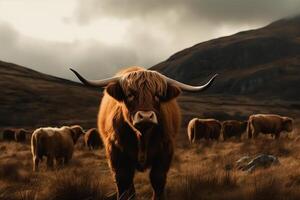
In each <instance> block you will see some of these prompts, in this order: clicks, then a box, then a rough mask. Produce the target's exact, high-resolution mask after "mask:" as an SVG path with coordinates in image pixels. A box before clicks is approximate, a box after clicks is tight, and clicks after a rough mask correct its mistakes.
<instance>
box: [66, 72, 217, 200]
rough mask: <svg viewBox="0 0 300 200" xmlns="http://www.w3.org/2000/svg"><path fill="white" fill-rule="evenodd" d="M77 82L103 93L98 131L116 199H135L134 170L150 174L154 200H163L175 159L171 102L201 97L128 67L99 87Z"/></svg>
mask: <svg viewBox="0 0 300 200" xmlns="http://www.w3.org/2000/svg"><path fill="white" fill-rule="evenodd" d="M71 70H72V69H71ZM72 71H73V72H74V73H75V74H76V76H77V77H78V78H79V79H80V80H81V81H82V82H83V83H84V84H86V85H89V86H94V87H106V89H105V92H104V96H103V98H102V102H101V106H100V110H99V115H98V127H99V131H100V133H101V137H102V139H103V142H104V144H105V149H106V154H107V157H108V161H109V166H110V168H111V171H112V174H113V176H114V179H115V181H116V185H117V191H118V199H132V198H134V196H135V189H134V184H133V178H134V174H135V170H138V171H145V170H146V169H147V168H151V170H150V181H151V185H152V188H153V199H162V198H163V196H164V195H163V193H164V188H165V184H166V177H167V173H168V171H169V168H170V164H171V161H172V157H173V153H174V137H175V135H176V134H177V132H178V130H179V126H180V118H181V115H180V110H179V107H178V104H177V102H176V97H177V96H178V95H179V94H180V92H181V90H184V91H194V92H197V91H202V90H204V89H206V88H208V87H209V86H210V85H211V83H212V81H213V80H214V78H215V76H216V75H215V76H214V77H213V78H212V79H210V81H209V82H208V83H206V84H205V85H203V86H196V87H195V86H190V85H186V84H183V83H180V82H178V81H176V80H173V79H170V78H168V77H166V76H164V75H162V74H160V73H158V72H156V71H151V70H145V69H143V68H140V67H131V68H128V69H126V70H124V71H121V72H120V73H118V74H117V75H116V76H115V77H113V78H110V79H105V80H99V81H90V80H86V79H84V78H83V77H82V76H81V75H80V74H78V73H77V72H76V71H74V70H72Z"/></svg>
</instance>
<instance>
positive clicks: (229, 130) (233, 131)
mask: <svg viewBox="0 0 300 200" xmlns="http://www.w3.org/2000/svg"><path fill="white" fill-rule="evenodd" d="M247 124H248V121H243V122H240V121H236V120H227V121H224V122H223V123H222V133H223V139H224V140H226V139H228V138H230V137H237V138H239V139H240V138H241V136H242V133H243V132H245V131H246V129H247Z"/></svg>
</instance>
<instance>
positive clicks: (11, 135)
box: [2, 128, 29, 142]
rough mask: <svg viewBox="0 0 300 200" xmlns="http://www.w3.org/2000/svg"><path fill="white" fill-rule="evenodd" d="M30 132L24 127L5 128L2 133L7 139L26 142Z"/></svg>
mask: <svg viewBox="0 0 300 200" xmlns="http://www.w3.org/2000/svg"><path fill="white" fill-rule="evenodd" d="M28 133H29V131H27V130H25V129H22V128H11V129H5V130H4V131H3V133H2V134H3V140H5V141H16V142H25V141H26V134H28Z"/></svg>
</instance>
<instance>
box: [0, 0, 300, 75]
mask: <svg viewBox="0 0 300 200" xmlns="http://www.w3.org/2000/svg"><path fill="white" fill-rule="evenodd" d="M299 7H300V1H299V0H284V1H283V0H249V1H243V0H163V1H162V0H149V1H141V0H122V1H119V0H101V1H99V0H78V5H77V9H75V11H74V15H73V16H67V17H63V18H62V22H63V23H64V24H66V25H76V26H80V27H84V26H94V25H95V24H97V23H95V24H93V22H95V21H97V20H101V19H106V20H108V21H110V20H112V21H113V20H118V21H119V22H120V23H122V22H124V23H126V26H124V29H125V30H124V33H122V38H123V40H124V41H123V42H120V43H116V42H114V43H111V44H110V41H107V43H105V44H104V43H101V42H99V41H98V40H80V41H74V42H54V41H52V42H51V41H45V40H41V39H36V38H30V37H28V36H24V35H23V34H22V33H19V32H18V31H16V30H14V29H13V28H12V27H11V26H10V24H4V23H1V22H0V44H1V47H0V50H1V51H0V60H4V61H9V62H14V63H17V64H20V65H24V66H28V67H31V68H33V69H36V70H39V71H42V72H44V73H49V74H52V75H55V76H60V77H64V78H70V79H73V80H75V78H74V76H73V74H71V73H70V72H69V70H68V68H69V67H70V66H73V67H75V68H77V69H78V70H79V71H80V72H81V73H82V74H84V75H86V76H88V77H90V78H93V79H95V78H103V77H107V76H111V75H112V74H114V73H115V72H116V71H118V69H119V68H121V67H125V66H131V65H141V66H145V67H151V66H153V65H155V64H157V63H158V62H161V61H163V60H165V59H166V58H168V57H169V56H170V55H172V54H173V53H175V52H177V51H180V50H182V49H184V48H187V47H189V46H192V45H194V44H197V43H199V42H202V41H205V40H208V39H212V38H215V37H219V36H223V35H224V34H231V33H235V32H238V31H242V30H245V29H249V28H256V27H260V26H263V25H266V24H267V23H270V22H272V21H274V20H276V19H279V18H282V17H285V16H289V15H293V14H296V13H297V12H298V8H299ZM108 44H110V45H108Z"/></svg>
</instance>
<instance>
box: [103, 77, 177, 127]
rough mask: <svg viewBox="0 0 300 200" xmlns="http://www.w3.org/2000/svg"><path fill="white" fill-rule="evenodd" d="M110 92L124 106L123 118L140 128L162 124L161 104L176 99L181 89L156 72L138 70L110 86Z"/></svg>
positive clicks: (108, 90)
mask: <svg viewBox="0 0 300 200" xmlns="http://www.w3.org/2000/svg"><path fill="white" fill-rule="evenodd" d="M106 91H107V93H108V94H109V95H110V96H112V97H113V98H115V99H116V100H117V101H119V102H121V103H122V104H123V115H124V117H125V119H126V120H127V121H128V122H130V123H131V124H132V125H133V126H135V127H136V128H137V129H139V130H140V129H147V128H148V127H149V126H153V125H155V124H158V123H159V121H160V104H161V103H163V102H166V101H170V100H171V99H173V98H175V97H177V96H178V95H179V94H180V89H179V88H178V87H177V86H173V85H170V84H167V82H166V80H164V79H163V78H162V77H161V76H160V75H159V74H158V73H157V72H153V71H135V72H130V73H127V74H125V75H124V76H123V77H122V78H121V80H120V81H118V82H115V83H111V84H109V85H108V86H107V88H106Z"/></svg>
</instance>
